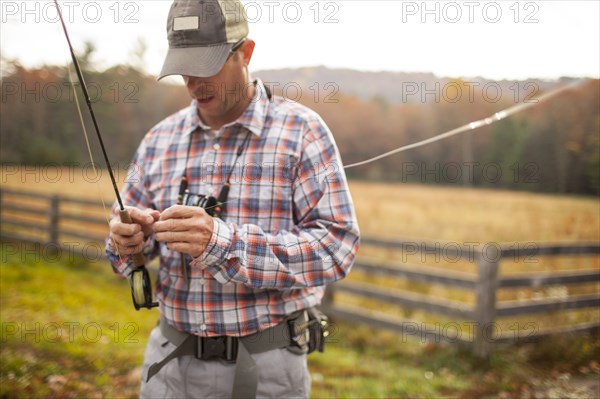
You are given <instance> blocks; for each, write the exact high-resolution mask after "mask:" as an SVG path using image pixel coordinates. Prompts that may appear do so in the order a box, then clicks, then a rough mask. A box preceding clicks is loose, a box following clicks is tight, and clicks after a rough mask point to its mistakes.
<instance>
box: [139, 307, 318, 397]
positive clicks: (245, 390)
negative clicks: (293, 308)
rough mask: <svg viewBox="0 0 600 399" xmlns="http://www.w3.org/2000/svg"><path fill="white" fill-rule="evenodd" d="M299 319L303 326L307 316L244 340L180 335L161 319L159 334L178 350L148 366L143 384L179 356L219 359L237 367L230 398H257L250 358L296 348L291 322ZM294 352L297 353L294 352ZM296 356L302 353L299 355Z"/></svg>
mask: <svg viewBox="0 0 600 399" xmlns="http://www.w3.org/2000/svg"><path fill="white" fill-rule="evenodd" d="M298 319H302V320H301V324H306V323H307V322H308V314H307V312H306V311H300V312H296V313H294V314H293V315H292V316H290V317H289V318H288V319H286V320H284V321H283V322H281V323H279V324H278V325H276V326H274V327H271V328H268V329H266V330H263V331H259V332H257V333H254V334H251V335H247V336H245V337H230V336H223V337H215V338H207V337H199V336H197V335H194V334H188V333H184V332H181V331H179V330H177V329H176V328H175V327H173V326H171V325H170V324H169V323H168V322H167V321H166V320H165V319H164V318H163V317H161V319H160V323H159V328H160V331H161V333H162V334H163V335H164V336H165V338H167V339H168V340H169V342H171V343H172V344H173V345H175V346H176V347H177V348H175V349H174V350H173V352H171V353H170V354H169V355H168V356H167V357H165V358H164V359H163V360H161V361H160V362H157V363H154V364H153V365H151V366H150V368H149V369H148V376H147V379H146V382H148V381H149V380H150V378H152V377H153V376H154V375H155V374H156V373H158V372H159V371H160V369H162V368H163V366H165V365H166V364H167V363H168V362H169V361H171V360H173V359H175V358H178V357H181V356H186V355H191V356H195V357H196V358H197V359H202V360H210V359H215V358H219V359H225V360H227V361H231V362H235V363H236V368H235V376H234V380H233V392H232V397H233V398H235V399H237V398H248V397H256V387H257V385H258V370H257V369H256V363H255V362H254V359H252V357H251V356H250V354H252V353H261V352H267V351H270V350H274V349H279V348H286V347H290V345H292V346H293V345H295V344H294V342H295V341H296V339H295V336H296V335H297V333H298V332H297V331H290V322H291V321H294V322H295V321H297V320H298ZM292 325H294V324H292ZM291 349H299V348H291ZM293 351H294V352H298V351H297V350H293ZM299 353H302V352H301V351H300V352H299Z"/></svg>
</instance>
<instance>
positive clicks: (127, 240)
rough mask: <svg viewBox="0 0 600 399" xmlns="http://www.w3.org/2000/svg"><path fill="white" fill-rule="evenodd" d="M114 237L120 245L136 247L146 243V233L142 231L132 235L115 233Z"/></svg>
mask: <svg viewBox="0 0 600 399" xmlns="http://www.w3.org/2000/svg"><path fill="white" fill-rule="evenodd" d="M112 239H113V241H114V242H115V243H116V244H117V245H119V246H120V247H136V246H138V245H140V244H143V243H144V235H143V234H142V232H141V231H138V232H137V233H135V234H134V235H131V236H126V235H119V234H113V235H112Z"/></svg>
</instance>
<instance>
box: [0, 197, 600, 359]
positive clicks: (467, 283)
mask: <svg viewBox="0 0 600 399" xmlns="http://www.w3.org/2000/svg"><path fill="white" fill-rule="evenodd" d="M110 205H111V204H107V205H106V206H107V207H110ZM106 211H107V210H106V209H105V208H104V206H103V205H102V204H101V203H99V202H98V201H90V200H84V199H80V198H73V197H68V196H61V195H44V194H39V193H34V192H30V191H14V190H6V189H3V190H1V191H0V225H1V229H0V233H1V236H2V238H3V239H4V240H13V241H17V242H35V243H40V244H44V245H52V246H54V247H56V248H65V246H66V247H68V249H69V250H78V251H79V252H83V251H85V250H86V243H87V244H88V245H92V244H93V245H95V246H97V247H98V248H99V247H100V246H101V245H102V244H101V243H102V241H103V239H104V235H105V234H106V231H107V229H108V227H107V219H106ZM73 240H79V241H78V242H80V243H83V245H79V246H78V247H76V246H74V245H73V244H72V243H73ZM65 243H71V244H70V245H69V244H68V245H65ZM361 246H365V247H372V248H378V249H381V250H382V251H386V250H392V251H398V252H400V253H404V254H407V253H408V254H417V253H427V254H430V255H439V254H440V252H441V251H443V255H444V257H447V258H451V259H452V260H453V261H456V260H459V259H463V260H466V261H468V262H472V263H473V264H474V268H475V270H474V272H473V273H467V272H464V271H463V272H457V271H453V270H449V269H450V268H446V269H444V270H440V269H439V268H438V269H437V270H434V269H431V268H428V267H424V265H422V264H413V265H407V264H405V263H401V262H395V263H390V262H386V263H385V264H383V263H382V262H380V261H369V260H366V259H363V258H359V259H358V261H357V263H356V264H355V266H354V270H356V271H358V272H359V273H360V272H362V273H364V274H365V275H368V276H369V277H370V278H375V279H376V278H378V277H380V278H385V279H389V280H394V279H403V280H404V281H408V282H410V283H415V284H436V285H441V286H443V287H448V288H450V289H457V290H463V291H466V292H469V293H471V294H472V295H473V296H474V301H473V304H469V303H467V302H463V301H455V300H450V299H447V298H436V297H432V296H431V295H424V294H420V293H415V292H414V291H410V290H399V289H386V288H385V287H382V286H380V285H378V284H376V283H375V284H374V283H369V282H365V281H354V280H352V279H346V280H344V281H341V282H338V283H336V284H333V285H331V286H330V287H329V288H328V290H327V295H326V298H325V300H324V303H323V308H324V310H325V311H326V312H327V313H328V314H329V315H330V316H332V318H334V319H342V320H347V321H351V322H356V323H363V324H367V325H369V326H372V327H376V328H383V329H388V330H392V331H395V332H398V333H400V334H402V335H403V336H414V337H421V339H423V338H427V339H435V340H445V341H450V342H455V341H460V342H466V343H469V344H470V345H471V346H472V348H473V350H474V352H475V353H476V354H477V355H479V356H482V357H486V356H488V355H489V354H490V352H491V350H492V348H493V345H494V344H495V343H496V342H506V341H515V340H518V339H519V338H522V337H521V336H520V335H519V334H514V332H513V333H511V334H508V335H494V333H493V331H492V330H493V329H494V326H495V323H496V321H497V319H498V318H501V317H510V316H519V315H532V314H542V313H548V312H555V311H561V310H574V309H583V308H599V307H600V295H599V294H598V289H597V287H596V289H595V290H593V293H588V294H583V295H575V296H573V295H570V296H567V297H561V298H546V299H541V300H526V301H497V292H498V290H500V289H507V288H508V289H509V288H517V287H530V288H536V289H538V288H540V287H544V286H549V285H567V284H568V285H578V284H590V283H596V284H597V283H599V282H600V272H599V270H598V268H597V266H596V267H591V268H583V269H582V268H576V270H567V271H560V272H543V273H538V274H533V275H532V274H527V275H522V274H519V275H501V274H500V273H499V271H500V267H501V265H502V262H503V261H505V260H507V259H514V258H517V257H519V258H522V257H540V258H549V257H555V256H567V255H569V256H576V257H578V258H584V257H588V258H589V257H596V258H597V256H598V255H599V254H600V245H599V244H598V243H577V244H573V243H570V244H568V245H565V244H562V245H559V244H557V245H542V244H538V243H526V244H523V245H520V244H518V245H515V244H511V245H510V246H502V245H499V244H495V243H488V244H486V245H485V246H483V247H482V248H479V247H475V246H473V245H464V244H456V243H452V245H447V243H444V244H443V245H440V243H439V242H438V243H434V242H418V243H416V242H414V241H411V240H383V239H375V238H370V237H364V238H363V239H362V243H361ZM490 250H491V251H490ZM591 263H593V262H591ZM351 276H352V273H351ZM343 295H351V296H353V297H356V298H358V297H360V298H365V299H367V300H370V301H376V302H378V303H380V304H382V306H387V305H392V306H400V307H402V308H405V309H413V310H421V311H424V312H427V313H430V314H437V315H441V316H443V317H446V318H450V319H452V320H461V321H462V322H463V323H464V322H466V323H467V325H468V326H470V332H469V334H461V333H460V328H461V327H460V326H459V325H458V323H454V322H451V323H447V324H446V325H445V326H444V327H443V328H439V325H438V328H436V329H433V330H432V329H431V328H430V327H429V326H428V325H427V323H424V322H420V321H415V320H402V319H397V318H394V317H390V316H389V315H386V314H385V313H382V312H376V311H374V310H373V309H369V308H367V307H362V306H360V305H359V306H348V305H347V304H343V303H342V301H341V300H338V297H340V296H343ZM599 328H600V323H599V322H598V321H592V322H589V323H579V324H577V325H568V326H565V327H562V328H552V329H546V330H543V331H538V330H537V329H536V330H535V331H529V332H528V333H527V338H528V339H534V338H536V337H539V336H542V335H547V334H556V333H563V332H572V331H588V330H594V329H599ZM492 338H493V339H492Z"/></svg>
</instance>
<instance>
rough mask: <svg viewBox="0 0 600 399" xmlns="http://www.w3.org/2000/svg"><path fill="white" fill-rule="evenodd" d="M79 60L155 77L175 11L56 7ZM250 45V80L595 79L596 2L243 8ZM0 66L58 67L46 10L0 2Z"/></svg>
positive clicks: (53, 17) (366, 0) (144, 5)
mask: <svg viewBox="0 0 600 399" xmlns="http://www.w3.org/2000/svg"><path fill="white" fill-rule="evenodd" d="M59 3H60V4H62V7H63V15H64V16H65V18H66V20H67V27H68V29H69V33H70V36H71V40H72V42H73V45H74V46H75V50H76V53H77V52H81V51H82V49H83V48H84V47H83V43H84V42H85V41H91V42H93V43H94V44H95V46H96V49H97V50H96V54H95V57H94V58H93V61H94V63H95V64H96V66H97V67H98V68H100V69H102V68H106V67H108V66H111V65H114V64H118V63H126V62H129V61H130V60H131V59H132V57H131V54H132V53H133V52H134V51H135V48H136V46H137V45H138V43H139V40H140V39H142V40H143V41H144V42H145V43H146V44H147V46H148V49H147V52H146V54H145V57H144V60H143V65H144V67H145V69H146V70H147V71H148V72H149V73H151V74H154V75H156V74H158V72H159V71H160V68H161V66H162V62H163V57H164V55H165V53H166V50H167V48H168V43H167V39H166V16H167V14H168V10H169V7H170V4H171V1H170V0H169V1H164V0H151V1H150V0H145V1H126V0H121V1H116V0H100V1H59ZM243 4H244V6H245V8H246V12H247V14H248V19H249V21H250V37H251V38H252V39H254V40H255V42H256V49H255V53H254V56H253V59H252V64H251V69H252V70H253V71H257V70H262V69H278V68H297V67H305V66H316V65H324V66H327V67H330V68H350V69H357V70H365V71H399V72H432V73H434V74H436V75H437V76H445V77H463V78H468V77H475V76H482V77H485V78H488V79H496V80H502V79H508V80H511V79H520V80H524V79H527V78H541V79H556V78H559V77H561V76H571V77H592V78H598V77H599V75H600V50H599V49H600V39H599V38H600V1H598V0H589V1H555V0H553V1H516V0H508V1H507V0H500V1H370V0H343V1H339V0H338V1H327V0H322V1H317V0H300V1H277V0H268V1H243ZM0 5H1V9H0V18H1V24H0V29H1V30H0V40H1V41H0V45H1V46H0V50H1V52H2V57H5V58H8V59H18V60H19V61H20V62H21V63H22V64H24V65H25V66H30V67H32V66H40V65H43V64H61V65H64V64H65V63H66V62H67V60H68V58H69V53H68V47H67V44H66V41H65V37H64V34H63V33H62V30H61V27H60V23H59V22H58V17H57V14H56V9H55V8H54V5H53V2H51V1H31V0H29V1H8V0H1V1H0Z"/></svg>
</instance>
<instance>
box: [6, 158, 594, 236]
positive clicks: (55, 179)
mask: <svg viewBox="0 0 600 399" xmlns="http://www.w3.org/2000/svg"><path fill="white" fill-rule="evenodd" d="M115 177H116V180H117V182H118V184H119V185H120V186H122V185H123V184H124V182H125V180H126V178H127V173H126V171H125V170H122V169H117V170H116V171H115ZM1 182H2V187H3V188H13V189H22V190H31V191H36V192H43V193H52V194H60V195H67V196H76V197H82V198H88V199H101V198H102V199H104V200H105V201H106V202H107V204H108V205H109V206H110V204H112V202H113V201H114V192H113V189H112V186H111V184H110V180H109V176H108V172H107V171H106V170H103V169H101V170H98V171H97V172H95V171H94V170H93V169H92V168H91V167H86V168H83V169H81V168H78V169H75V168H62V169H59V168H56V167H46V168H37V169H36V168H32V167H21V168H18V167H16V166H9V167H3V168H2V179H1ZM350 187H351V191H352V196H353V199H354V202H355V206H356V211H357V214H358V219H359V225H360V228H361V231H362V233H363V235H365V236H381V237H387V238H404V239H412V240H416V239H418V240H442V241H454V242H490V241H494V242H508V243H512V242H523V241H525V242H529V241H537V242H563V241H566V242H571V241H592V242H598V241H600V200H599V199H598V198H578V197H568V196H556V195H543V194H533V193H527V192H514V191H501V190H485V189H466V188H462V187H456V188H455V187H443V186H426V185H414V184H400V183H398V184H384V183H369V182H359V181H353V182H351V183H350Z"/></svg>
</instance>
